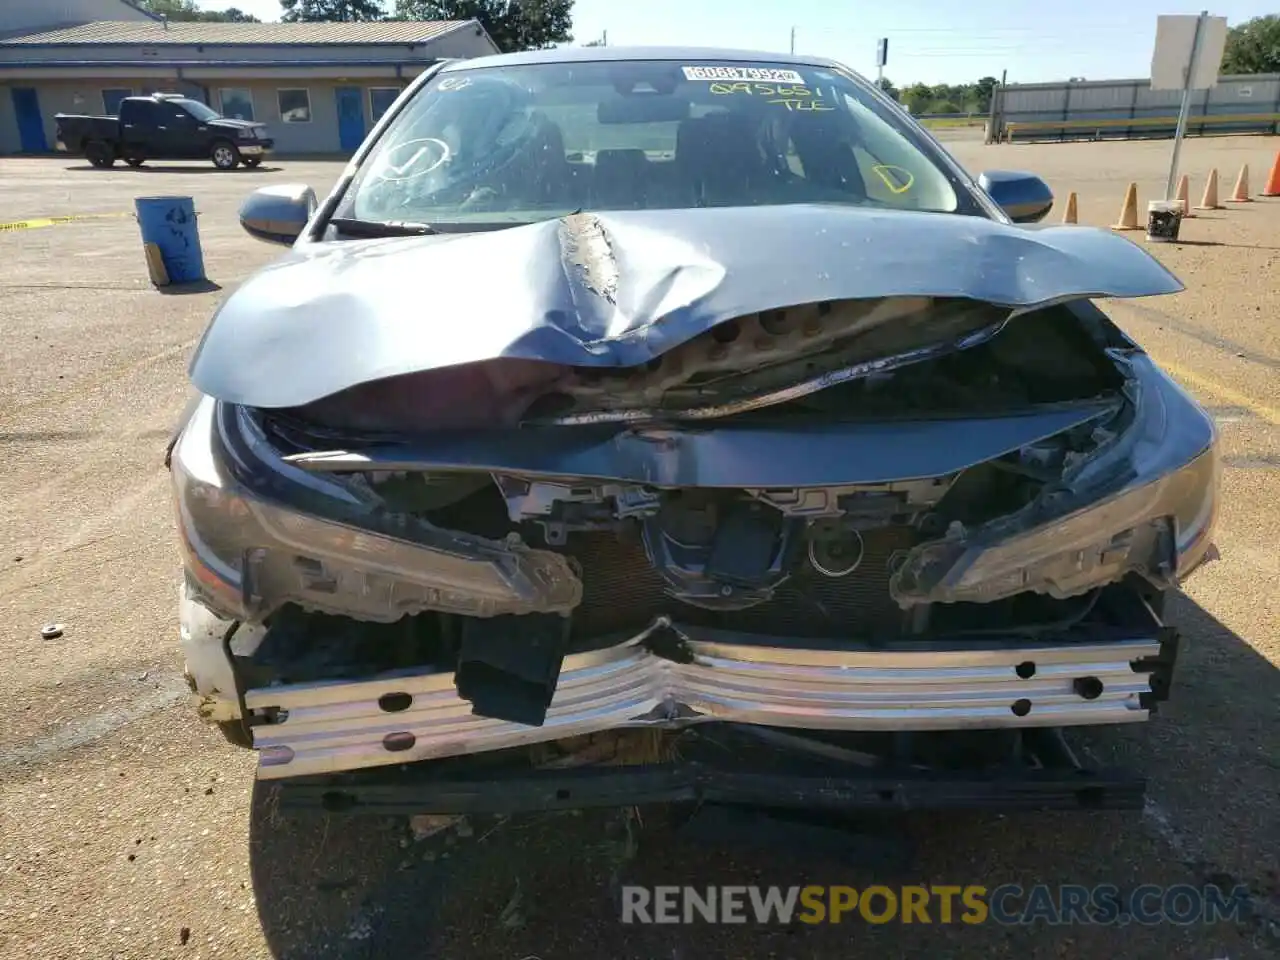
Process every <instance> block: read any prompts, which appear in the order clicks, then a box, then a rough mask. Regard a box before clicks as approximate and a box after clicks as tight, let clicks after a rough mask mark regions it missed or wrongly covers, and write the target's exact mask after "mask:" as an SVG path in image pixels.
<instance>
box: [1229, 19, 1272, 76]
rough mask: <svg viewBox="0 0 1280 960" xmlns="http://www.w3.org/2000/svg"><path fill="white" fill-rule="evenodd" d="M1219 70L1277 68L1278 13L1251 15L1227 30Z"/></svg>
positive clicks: (1269, 70)
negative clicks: (1249, 18)
mask: <svg viewBox="0 0 1280 960" xmlns="http://www.w3.org/2000/svg"><path fill="white" fill-rule="evenodd" d="M1222 72H1223V73H1227V74H1230V73H1276V72H1280V14H1275V13H1273V14H1270V15H1268V16H1265V17H1254V18H1253V19H1252V20H1246V21H1245V22H1244V23H1242V24H1240V25H1239V26H1235V27H1232V28H1231V29H1230V30H1228V31H1227V49H1226V51H1225V52H1224V53H1223V55H1222Z"/></svg>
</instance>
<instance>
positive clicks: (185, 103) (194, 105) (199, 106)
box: [170, 100, 221, 123]
mask: <svg viewBox="0 0 1280 960" xmlns="http://www.w3.org/2000/svg"><path fill="white" fill-rule="evenodd" d="M170 102H171V103H172V104H174V105H175V106H178V107H181V108H182V109H183V110H185V111H187V113H189V114H191V115H192V116H193V117H195V118H196V119H197V120H199V121H200V122H201V123H208V122H209V121H210V120H217V119H218V117H219V116H221V114H219V113H218V111H217V110H214V109H212V108H211V107H208V106H205V105H204V104H203V103H201V102H200V101H199V100H171V101H170Z"/></svg>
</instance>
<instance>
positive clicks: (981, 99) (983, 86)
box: [973, 77, 1000, 113]
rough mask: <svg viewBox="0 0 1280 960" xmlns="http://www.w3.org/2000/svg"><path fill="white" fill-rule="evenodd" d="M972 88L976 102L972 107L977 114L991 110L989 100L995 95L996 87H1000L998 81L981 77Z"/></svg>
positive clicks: (993, 78)
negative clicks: (975, 95)
mask: <svg viewBox="0 0 1280 960" xmlns="http://www.w3.org/2000/svg"><path fill="white" fill-rule="evenodd" d="M973 86H974V92H975V93H976V94H977V102H976V103H975V104H974V106H975V107H976V108H977V112H978V113H986V112H987V111H988V110H990V109H991V98H992V96H994V95H995V92H996V87H998V86H1000V81H999V80H997V79H996V78H995V77H983V78H982V79H981V80H979V81H978V82H977V83H975V84H974V85H973Z"/></svg>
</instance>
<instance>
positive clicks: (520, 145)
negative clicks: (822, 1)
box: [340, 60, 976, 225]
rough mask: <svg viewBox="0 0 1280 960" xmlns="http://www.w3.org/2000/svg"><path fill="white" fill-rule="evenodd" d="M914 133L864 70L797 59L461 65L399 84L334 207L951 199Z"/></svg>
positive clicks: (461, 216) (489, 215)
mask: <svg viewBox="0 0 1280 960" xmlns="http://www.w3.org/2000/svg"><path fill="white" fill-rule="evenodd" d="M925 143H926V141H925V140H924V138H922V137H920V136H919V135H918V134H917V133H915V132H913V131H912V130H911V127H910V121H909V120H908V119H907V118H906V117H905V116H903V115H901V114H899V113H898V112H897V111H896V110H895V109H894V108H892V107H891V106H887V105H885V104H884V103H882V102H880V101H878V100H877V98H876V97H875V96H874V94H873V93H872V91H871V90H870V89H869V88H867V87H866V86H865V85H864V84H862V83H860V82H858V81H856V80H855V79H853V78H852V77H850V76H846V75H845V74H843V73H840V72H837V71H834V70H830V69H826V68H820V67H811V66H807V65H803V64H799V65H797V64H770V63H760V62H750V63H747V62H742V63H730V62H727V61H721V62H718V63H705V62H702V63H680V62H675V61H652V60H650V61H634V62H630V61H614V62H585V63H578V62H574V63H548V64H530V65H520V66H494V67H475V68H468V69H464V70H451V71H446V72H444V73H442V74H441V75H439V76H437V77H436V78H434V79H433V80H432V81H430V82H429V83H428V84H427V86H426V87H424V88H423V89H422V90H421V91H420V92H419V93H418V94H417V95H416V96H415V97H413V98H412V100H411V101H410V102H409V103H408V104H407V105H406V106H405V108H404V110H403V111H402V112H401V113H400V114H399V115H398V116H397V117H396V118H395V119H394V121H393V122H392V123H391V125H390V126H389V128H388V129H387V131H386V132H385V133H384V134H383V135H382V136H381V137H380V138H379V140H378V141H377V143H376V144H375V145H374V147H373V149H372V151H371V153H370V154H369V156H368V157H367V158H366V159H365V161H364V162H363V164H362V165H361V167H360V169H359V170H358V172H357V175H356V177H355V179H354V181H353V183H352V187H351V189H350V190H349V192H348V193H347V197H346V199H345V200H344V201H343V203H342V205H341V207H340V210H341V212H342V214H341V215H342V216H345V217H349V218H358V219H361V220H370V221H408V222H420V223H428V224H435V225H440V224H442V223H445V224H447V223H459V224H465V223H476V222H482V221H484V222H490V223H499V224H501V223H520V222H530V221H533V220H540V219H546V218H548V217H555V216H562V215H564V214H566V213H569V212H573V211H577V210H584V209H590V210H655V209H673V208H689V207H707V206H764V205H778V204H793V203H837V204H849V205H852V206H872V207H877V208H884V209H894V210H922V211H937V212H955V211H957V209H958V207H959V206H960V205H961V200H960V199H959V195H958V192H957V185H956V183H955V182H954V181H953V179H952V176H951V175H950V173H949V172H948V171H946V170H945V168H943V167H942V166H941V164H940V163H939V162H938V160H937V159H936V157H935V156H934V155H933V154H932V153H931V151H930V149H929V148H928V147H926V146H925V145H924V144H925ZM965 204H966V206H967V207H968V208H972V202H971V201H969V200H966V201H965ZM975 212H976V211H975Z"/></svg>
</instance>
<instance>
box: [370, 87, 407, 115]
mask: <svg viewBox="0 0 1280 960" xmlns="http://www.w3.org/2000/svg"><path fill="white" fill-rule="evenodd" d="M398 96H400V88H399V87H370V88H369V115H370V116H371V117H373V122H374V123H377V122H378V121H379V120H380V119H382V115H383V114H384V113H386V112H387V111H388V110H390V109H391V105H392V104H393V103H395V102H396V97H398Z"/></svg>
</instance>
